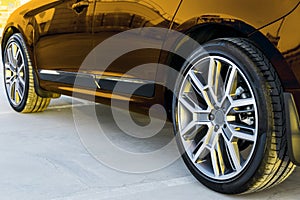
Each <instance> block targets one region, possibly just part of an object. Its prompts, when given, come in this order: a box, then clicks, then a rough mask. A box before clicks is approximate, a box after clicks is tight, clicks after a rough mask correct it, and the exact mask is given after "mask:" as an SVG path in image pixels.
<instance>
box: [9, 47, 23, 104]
mask: <svg viewBox="0 0 300 200" xmlns="http://www.w3.org/2000/svg"><path fill="white" fill-rule="evenodd" d="M4 66H5V67H4V80H5V86H6V87H5V88H6V92H7V95H8V98H9V99H10V102H11V103H12V104H13V105H14V106H19V105H20V104H21V102H22V100H23V99H24V95H25V87H26V80H25V77H26V71H25V60H24V55H23V52H22V50H21V48H20V45H19V44H18V43H16V42H11V43H10V44H9V45H8V46H7V48H6V49H5V56H4Z"/></svg>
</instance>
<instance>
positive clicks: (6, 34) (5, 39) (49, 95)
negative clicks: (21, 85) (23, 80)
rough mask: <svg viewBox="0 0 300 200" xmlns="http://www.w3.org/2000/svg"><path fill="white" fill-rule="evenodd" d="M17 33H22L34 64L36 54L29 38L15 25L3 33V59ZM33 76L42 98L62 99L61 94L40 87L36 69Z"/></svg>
mask: <svg viewBox="0 0 300 200" xmlns="http://www.w3.org/2000/svg"><path fill="white" fill-rule="evenodd" d="M15 33H20V34H21V35H22V36H23V39H24V40H25V44H26V45H27V49H29V52H28V53H29V54H30V56H31V57H32V58H33V59H32V62H34V52H33V50H32V48H30V46H31V45H30V44H28V38H27V37H26V34H25V33H24V31H23V30H22V29H21V28H20V27H17V26H15V25H10V26H7V28H6V29H5V31H4V33H3V38H2V41H1V52H2V58H3V56H4V49H5V46H6V44H7V42H8V40H9V38H10V37H11V36H12V35H13V34H15ZM29 40H30V39H29ZM30 41H33V40H32V39H31V40H30ZM33 65H34V66H35V63H33ZM33 76H34V82H35V84H34V87H35V90H36V93H37V94H38V95H39V96H40V97H43V98H58V97H60V94H56V93H52V92H49V91H46V90H44V89H42V88H41V87H40V84H39V77H38V75H37V73H36V67H34V73H33Z"/></svg>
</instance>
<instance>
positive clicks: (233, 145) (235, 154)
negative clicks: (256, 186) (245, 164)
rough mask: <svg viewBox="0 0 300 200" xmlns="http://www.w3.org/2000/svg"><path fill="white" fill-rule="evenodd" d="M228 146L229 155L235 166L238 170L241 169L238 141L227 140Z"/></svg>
mask: <svg viewBox="0 0 300 200" xmlns="http://www.w3.org/2000/svg"><path fill="white" fill-rule="evenodd" d="M225 141H226V146H227V148H228V157H229V158H230V160H231V161H232V164H233V167H234V169H235V170H236V171H238V170H240V169H241V157H240V152H239V147H238V144H237V142H230V141H228V140H226V139H225Z"/></svg>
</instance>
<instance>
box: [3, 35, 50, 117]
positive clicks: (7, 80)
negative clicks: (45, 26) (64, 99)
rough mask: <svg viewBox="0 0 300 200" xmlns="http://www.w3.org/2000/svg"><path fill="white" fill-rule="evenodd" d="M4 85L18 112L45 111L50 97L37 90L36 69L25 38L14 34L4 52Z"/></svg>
mask: <svg viewBox="0 0 300 200" xmlns="http://www.w3.org/2000/svg"><path fill="white" fill-rule="evenodd" d="M3 64H4V85H5V90H6V94H7V98H8V101H9V103H10V105H11V107H12V108H13V109H14V110H16V111H17V112H22V113H31V112H40V111H44V110H45V109H46V108H47V106H48V105H49V103H50V98H43V97H40V96H39V95H38V94H37V93H36V91H35V87H34V86H35V85H34V84H35V81H34V74H33V73H34V71H33V67H32V62H31V59H30V57H29V54H28V50H27V47H26V45H25V42H24V39H23V37H22V35H21V34H20V33H16V34H13V35H12V36H11V37H10V38H9V40H8V41H7V43H6V46H5V48H4V52H3Z"/></svg>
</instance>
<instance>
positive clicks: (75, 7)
mask: <svg viewBox="0 0 300 200" xmlns="http://www.w3.org/2000/svg"><path fill="white" fill-rule="evenodd" d="M88 6H89V2H88V1H87V0H82V1H79V2H77V3H74V4H73V5H72V9H73V10H75V12H77V13H81V12H82V11H83V10H84V9H85V8H87V7H88Z"/></svg>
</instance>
